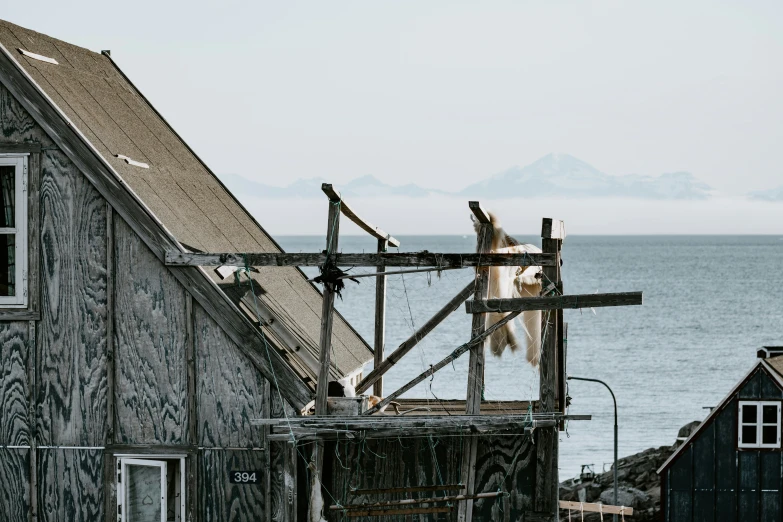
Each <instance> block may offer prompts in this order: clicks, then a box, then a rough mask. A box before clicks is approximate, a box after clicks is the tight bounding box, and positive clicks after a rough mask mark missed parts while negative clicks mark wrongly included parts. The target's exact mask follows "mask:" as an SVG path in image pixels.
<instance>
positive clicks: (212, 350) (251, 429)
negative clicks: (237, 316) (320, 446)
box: [193, 304, 269, 448]
mask: <svg viewBox="0 0 783 522" xmlns="http://www.w3.org/2000/svg"><path fill="white" fill-rule="evenodd" d="M193 315H194V331H195V336H194V340H195V350H196V360H197V362H198V365H197V370H196V384H197V398H196V404H197V407H198V418H199V423H198V445H199V446H202V447H224V448H253V447H255V448H258V447H263V446H264V438H263V433H264V430H263V429H261V428H258V427H256V426H252V425H251V424H250V419H256V418H262V417H263V416H264V413H265V411H266V409H265V408H266V405H265V403H266V401H268V400H269V397H268V396H266V394H265V393H264V384H265V380H264V377H263V376H262V375H261V373H260V372H259V371H258V370H257V369H256V368H255V366H253V365H252V364H251V363H250V361H249V360H248V359H247V358H246V357H245V356H244V355H242V353H241V352H239V350H238V349H237V347H236V345H234V342H233V341H232V340H231V339H229V338H228V336H227V335H226V334H225V333H224V332H223V330H221V329H220V327H219V326H218V325H217V323H216V322H215V321H214V320H212V318H211V317H210V316H209V315H207V313H206V312H205V311H204V309H203V308H201V306H199V305H197V304H196V305H195V306H194V307H193Z"/></svg>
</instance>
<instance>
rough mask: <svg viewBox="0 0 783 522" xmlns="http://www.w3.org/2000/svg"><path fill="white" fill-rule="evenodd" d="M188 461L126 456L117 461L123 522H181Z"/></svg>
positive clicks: (118, 501)
mask: <svg viewBox="0 0 783 522" xmlns="http://www.w3.org/2000/svg"><path fill="white" fill-rule="evenodd" d="M184 490H185V458H184V457H175V458H169V457H165V456H160V457H157V456H155V457H153V456H149V457H147V456H135V455H134V456H127V457H120V458H118V459H117V515H118V517H117V518H118V520H119V521H120V522H182V520H183V518H182V514H183V513H184V512H185V496H184V495H183V491H184Z"/></svg>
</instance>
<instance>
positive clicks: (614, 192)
mask: <svg viewBox="0 0 783 522" xmlns="http://www.w3.org/2000/svg"><path fill="white" fill-rule="evenodd" d="M221 179H222V180H223V182H224V183H226V185H227V186H228V188H229V189H230V190H231V191H233V192H235V193H236V194H239V195H248V196H255V197H259V198H267V199H270V198H275V199H277V198H320V197H322V195H321V183H323V182H324V181H325V180H323V179H321V178H311V179H298V180H296V181H294V182H293V183H291V184H289V185H288V186H286V187H273V186H270V185H265V184H262V183H257V182H255V181H251V180H248V179H245V178H243V177H241V176H237V175H234V174H229V175H224V176H221ZM338 188H339V190H340V191H341V193H342V194H343V195H345V196H346V197H352V198H357V197H360V198H362V197H407V198H424V197H429V196H432V195H447V196H448V195H453V196H459V197H469V198H485V199H511V198H518V197H572V198H594V197H624V198H640V199H661V200H665V199H707V198H708V197H709V196H710V190H711V189H710V187H709V185H707V184H705V183H703V182H701V181H699V180H698V179H697V178H696V177H694V176H693V174H691V173H689V172H671V173H666V174H661V175H660V176H641V175H638V174H630V175H627V176H610V175H608V174H604V173H603V172H601V171H599V170H598V169H596V168H595V167H593V166H591V165H589V164H587V163H585V162H584V161H582V160H580V159H578V158H575V157H573V156H570V155H568V154H548V155H546V156H544V157H543V158H541V159H539V160H538V161H536V162H534V163H531V164H530V165H528V166H526V167H512V168H510V169H507V170H505V171H503V172H501V173H499V174H496V175H494V176H491V177H489V178H487V179H485V180H483V181H479V182H478V183H474V184H472V185H470V186H468V187H466V188H464V189H462V190H459V191H456V192H446V191H443V190H435V189H428V188H424V187H421V186H419V185H415V184H413V183H410V184H407V185H397V186H395V185H389V184H387V183H384V182H382V181H380V180H379V179H377V178H375V177H373V176H362V177H360V178H356V179H353V180H351V181H349V182H348V183H341V184H340V185H339V187H338Z"/></svg>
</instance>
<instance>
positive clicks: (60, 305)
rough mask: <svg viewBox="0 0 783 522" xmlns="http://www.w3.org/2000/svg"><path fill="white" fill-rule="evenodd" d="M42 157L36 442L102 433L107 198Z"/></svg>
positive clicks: (49, 155)
mask: <svg viewBox="0 0 783 522" xmlns="http://www.w3.org/2000/svg"><path fill="white" fill-rule="evenodd" d="M41 163H42V165H41V170H42V174H41V224H42V227H41V257H42V264H41V271H42V276H41V279H42V281H41V287H42V292H41V313H42V320H41V322H40V323H39V328H38V354H37V359H38V365H39V372H40V381H39V392H38V405H37V406H38V415H37V417H38V442H39V443H40V444H46V445H74V446H100V445H103V443H104V441H105V437H106V397H107V386H106V384H107V383H106V310H107V308H106V203H105V201H104V199H103V198H102V197H101V196H100V194H99V193H98V192H97V191H96V190H95V189H94V188H93V186H92V185H91V184H90V182H89V181H88V180H87V179H86V178H85V177H84V176H82V175H81V174H80V173H79V172H78V171H77V170H76V169H75V167H74V166H73V165H72V164H71V163H70V161H69V160H68V158H66V157H65V155H63V154H62V153H60V152H58V151H46V152H45V154H43V156H42V162H41Z"/></svg>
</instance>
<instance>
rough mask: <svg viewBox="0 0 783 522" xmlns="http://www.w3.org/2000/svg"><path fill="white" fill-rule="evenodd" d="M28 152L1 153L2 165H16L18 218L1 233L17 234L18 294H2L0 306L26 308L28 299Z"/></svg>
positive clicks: (0, 232)
mask: <svg viewBox="0 0 783 522" xmlns="http://www.w3.org/2000/svg"><path fill="white" fill-rule="evenodd" d="M28 156H29V154H28V153H24V154H0V165H3V166H9V165H10V166H15V167H16V176H15V192H16V193H15V194H14V197H15V199H16V215H15V216H14V219H15V220H16V227H15V228H0V234H8V233H13V234H15V235H16V241H15V248H16V252H15V253H14V255H15V258H14V262H15V263H16V274H15V277H16V281H15V286H16V290H17V291H16V295H14V296H0V308H26V307H27V304H28V299H27V293H28V290H27V283H28V280H29V278H28V275H27V266H28V265H27V252H28V244H27V177H28V176H27V171H28Z"/></svg>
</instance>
